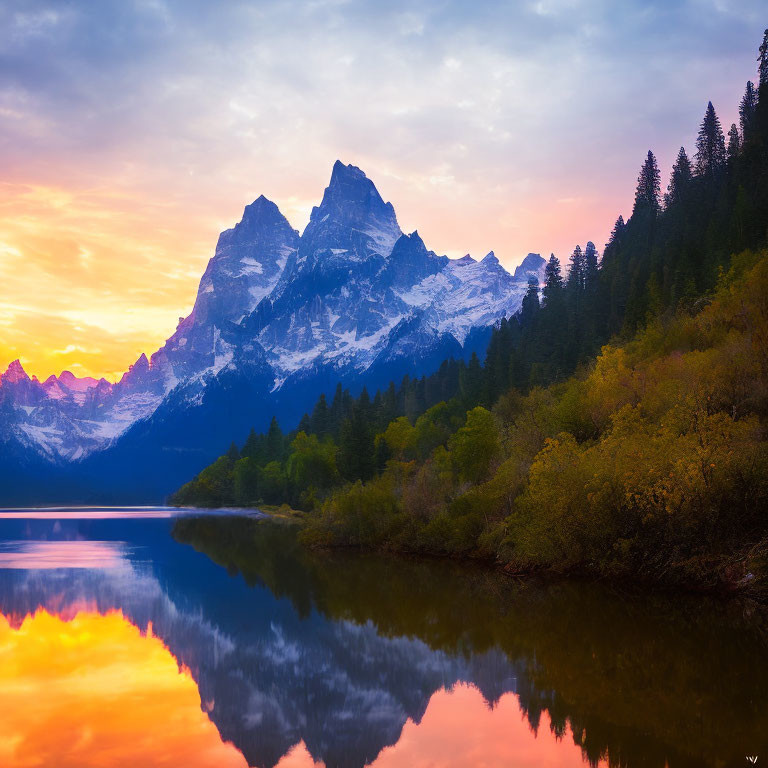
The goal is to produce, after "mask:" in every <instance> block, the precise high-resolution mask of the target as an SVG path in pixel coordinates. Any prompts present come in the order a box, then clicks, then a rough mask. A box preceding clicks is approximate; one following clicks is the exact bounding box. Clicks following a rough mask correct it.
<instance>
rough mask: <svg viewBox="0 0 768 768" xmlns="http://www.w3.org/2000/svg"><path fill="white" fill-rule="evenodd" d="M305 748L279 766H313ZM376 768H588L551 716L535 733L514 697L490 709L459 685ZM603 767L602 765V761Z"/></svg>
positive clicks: (435, 700)
mask: <svg viewBox="0 0 768 768" xmlns="http://www.w3.org/2000/svg"><path fill="white" fill-rule="evenodd" d="M315 765H316V763H314V762H313V760H312V758H311V757H310V755H309V753H308V752H307V750H306V747H304V745H303V744H301V745H299V746H298V747H297V748H296V749H294V750H293V751H292V752H291V753H290V754H289V755H286V757H285V758H284V759H283V760H281V761H280V763H279V766H278V768H313V767H314V766H315ZM371 765H372V766H374V768H429V767H430V766H441V768H466V767H467V766H475V767H476V768H482V767H483V766H488V768H491V766H500V765H509V766H515V768H583V767H584V765H585V762H584V759H583V757H582V754H581V750H580V749H579V748H578V747H577V746H576V745H575V744H574V743H573V738H572V736H571V734H570V733H567V734H566V735H565V736H564V738H562V739H557V738H555V736H554V735H553V734H552V733H551V731H550V729H549V719H548V717H547V715H546V713H545V714H544V715H543V716H542V718H541V723H540V725H539V731H538V734H534V733H533V732H532V731H531V728H530V726H529V724H528V721H527V720H526V719H525V718H524V716H523V713H522V712H521V711H520V705H519V704H518V701H517V698H516V697H515V696H514V695H513V694H506V695H505V696H502V698H501V700H500V701H499V702H498V704H497V705H496V706H495V707H494V708H493V709H490V708H489V706H488V704H487V703H486V702H485V701H484V700H483V697H482V696H481V694H480V692H479V691H478V690H477V689H476V688H473V687H471V686H467V685H459V686H457V687H456V688H455V689H454V690H453V691H446V690H442V691H438V692H437V693H436V694H435V695H434V696H433V697H432V699H431V700H430V702H429V706H428V707H427V711H426V713H425V714H424V717H423V719H422V721H421V722H420V723H419V724H418V725H417V724H416V723H413V722H408V723H406V725H405V728H404V729H403V734H402V736H401V737H400V739H399V740H398V742H397V744H395V745H394V746H392V747H388V748H387V749H385V750H384V751H383V752H382V753H381V754H380V755H379V756H378V758H377V759H376V760H374V761H373V763H371ZM601 765H602V763H601Z"/></svg>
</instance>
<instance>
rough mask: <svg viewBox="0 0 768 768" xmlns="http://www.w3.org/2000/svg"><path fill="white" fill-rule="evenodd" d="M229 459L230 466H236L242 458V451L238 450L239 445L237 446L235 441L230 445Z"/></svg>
mask: <svg viewBox="0 0 768 768" xmlns="http://www.w3.org/2000/svg"><path fill="white" fill-rule="evenodd" d="M227 458H228V459H229V463H230V464H234V463H235V462H236V461H238V460H239V458H240V451H239V450H238V448H237V445H235V442H234V440H233V441H232V443H230V446H229V450H228V451H227Z"/></svg>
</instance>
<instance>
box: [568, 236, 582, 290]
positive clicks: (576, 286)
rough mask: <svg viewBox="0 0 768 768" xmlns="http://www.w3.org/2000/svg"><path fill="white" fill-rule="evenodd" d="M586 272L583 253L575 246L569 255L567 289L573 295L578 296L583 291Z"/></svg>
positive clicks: (579, 247)
mask: <svg viewBox="0 0 768 768" xmlns="http://www.w3.org/2000/svg"><path fill="white" fill-rule="evenodd" d="M585 271H586V262H585V259H584V252H583V251H582V250H581V246H580V245H577V246H576V247H575V248H574V249H573V253H572V254H571V260H570V263H569V265H568V282H567V285H568V289H569V290H570V291H571V292H572V293H574V294H577V295H578V294H580V293H581V291H582V290H583V289H584V278H585Z"/></svg>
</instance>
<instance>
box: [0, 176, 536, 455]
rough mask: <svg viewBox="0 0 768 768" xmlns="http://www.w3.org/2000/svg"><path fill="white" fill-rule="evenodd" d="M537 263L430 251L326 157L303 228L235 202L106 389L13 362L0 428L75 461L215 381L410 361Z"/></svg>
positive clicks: (367, 187)
mask: <svg viewBox="0 0 768 768" xmlns="http://www.w3.org/2000/svg"><path fill="white" fill-rule="evenodd" d="M543 267H544V260H543V259H541V257H540V256H538V255H537V254H528V256H526V258H525V260H524V261H523V263H522V264H521V265H520V267H518V269H517V270H516V271H515V274H514V275H510V274H509V272H507V271H506V270H505V269H504V267H503V266H502V265H501V264H500V262H499V260H498V259H497V258H496V256H495V255H494V254H493V252H491V253H489V254H488V255H487V256H486V257H485V258H483V259H482V260H480V261H477V260H475V259H473V258H472V257H471V256H469V255H467V256H464V257H463V258H461V259H456V260H451V259H448V258H446V257H445V256H439V255H437V254H435V253H434V252H432V251H429V250H428V249H427V248H426V246H425V244H424V242H423V241H422V239H421V237H420V236H419V234H418V232H413V233H411V234H410V235H405V234H403V233H402V231H401V230H400V226H399V224H398V222H397V217H396V215H395V211H394V208H393V207H392V204H391V203H388V202H385V201H384V200H383V199H382V198H381V196H380V195H379V193H378V191H377V189H376V187H375V186H374V184H373V182H371V181H370V179H368V178H367V176H366V175H365V173H363V171H362V170H360V169H359V168H357V167H355V166H352V165H344V164H343V163H341V162H339V161H337V162H336V164H335V165H334V167H333V171H332V174H331V179H330V183H329V185H328V187H327V188H326V189H325V191H324V194H323V198H322V201H321V202H320V205H319V206H317V207H316V208H314V209H313V210H312V214H311V217H310V221H309V223H308V224H307V227H306V228H305V230H304V232H303V234H302V235H301V236H299V233H298V232H297V231H296V230H294V229H293V228H292V227H291V226H290V224H289V223H288V221H287V220H286V218H285V217H284V216H283V215H282V213H280V211H279V210H278V208H277V206H276V205H275V204H274V203H273V202H271V201H269V200H268V199H267V198H265V197H264V196H261V197H259V198H258V199H257V200H255V201H254V202H253V203H251V204H250V205H248V206H246V208H245V210H244V212H243V216H242V218H241V220H240V221H239V222H238V223H237V224H236V225H235V226H234V227H233V228H231V229H228V230H225V231H224V232H222V233H221V235H220V236H219V239H218V243H217V246H216V250H215V253H214V255H213V256H212V258H211V259H210V261H209V262H208V265H207V267H206V270H205V272H204V274H203V275H202V277H201V279H200V284H199V287H198V292H197V296H196V299H195V302H194V306H193V308H192V311H191V312H190V314H189V315H188V316H187V317H184V318H179V323H178V325H177V327H176V330H175V331H174V333H173V334H172V335H171V336H170V337H169V338H168V340H167V341H166V342H165V344H164V345H163V346H162V347H161V348H160V349H158V350H157V351H156V352H155V353H154V354H152V355H151V357H149V358H148V357H147V356H146V355H144V354H142V355H141V356H140V357H139V358H138V359H137V361H136V362H135V363H134V364H133V365H132V366H130V367H129V369H128V371H126V373H125V374H124V375H123V376H122V378H121V379H120V381H119V382H117V383H116V384H111V383H109V382H107V381H106V380H104V379H101V380H97V379H93V378H89V377H85V378H78V377H76V376H74V375H73V374H72V373H71V372H69V371H64V372H63V373H62V374H61V375H60V376H58V377H57V376H51V377H49V378H48V379H46V380H45V382H42V383H41V382H39V381H38V380H37V379H36V378H34V377H31V378H30V377H29V376H28V375H27V374H26V372H25V371H24V369H23V367H22V365H21V363H20V362H19V361H14V362H13V363H11V365H10V366H9V367H8V369H7V370H6V371H5V373H3V374H1V375H0V427H2V429H3V430H4V431H5V434H6V436H11V437H12V438H13V439H14V440H17V441H18V442H19V443H20V444H22V445H24V446H26V447H28V448H32V449H34V450H36V451H38V452H39V453H40V454H42V455H44V456H46V457H48V458H50V459H51V460H56V461H62V460H64V461H73V460H78V459H81V458H83V457H85V456H87V455H89V454H90V453H93V452H94V451H98V450H101V449H104V448H106V447H108V446H110V445H111V444H113V443H115V442H116V441H119V440H120V439H121V436H122V435H123V434H124V433H125V432H126V431H127V430H128V429H129V428H130V427H131V426H132V425H134V424H135V423H136V422H137V421H140V420H142V419H146V418H148V417H150V416H152V415H153V414H155V413H156V412H158V413H159V411H158V410H157V409H158V407H159V406H161V404H162V406H163V407H162V409H161V411H163V412H164V413H166V412H169V411H172V410H173V409H174V408H182V407H183V408H191V407H195V406H197V405H200V404H201V403H204V402H205V393H206V391H207V390H208V388H209V387H210V386H211V385H212V384H213V383H214V382H217V383H220V381H221V380H222V377H226V376H230V377H231V376H239V377H241V378H245V379H248V378H249V377H251V378H253V379H254V380H256V379H258V380H260V381H262V380H266V381H267V382H271V386H270V387H268V388H271V389H272V391H273V392H280V391H285V389H286V388H287V387H290V385H291V382H293V381H294V380H295V379H297V377H299V378H300V377H304V379H311V377H312V376H316V375H319V372H320V371H323V370H325V371H326V372H328V371H330V372H331V375H333V376H337V377H342V376H346V377H351V376H358V375H363V374H364V373H365V372H366V371H367V370H368V369H369V368H371V367H372V366H374V365H381V364H385V365H386V363H387V361H389V360H392V359H396V358H403V357H404V356H410V357H409V359H411V360H412V361H413V365H414V366H415V367H416V369H418V366H419V364H420V361H421V360H423V359H427V358H429V357H430V355H432V356H434V355H437V354H440V353H441V351H442V350H445V349H449V350H454V349H457V348H459V349H460V348H461V346H462V345H464V344H465V343H466V341H467V339H468V337H469V335H470V334H471V333H472V331H473V330H475V329H482V328H487V327H489V326H491V325H493V324H494V323H495V322H496V321H498V320H499V319H500V318H501V317H504V316H509V315H511V314H513V313H514V312H516V311H517V310H518V309H519V308H520V305H521V302H522V298H523V295H524V294H525V291H526V289H527V281H528V277H529V275H530V274H537V275H539V276H540V275H541V274H542V272H543ZM446 344H448V346H446ZM451 345H453V346H451ZM268 407H269V404H268V403H265V408H268ZM9 439H10V438H9Z"/></svg>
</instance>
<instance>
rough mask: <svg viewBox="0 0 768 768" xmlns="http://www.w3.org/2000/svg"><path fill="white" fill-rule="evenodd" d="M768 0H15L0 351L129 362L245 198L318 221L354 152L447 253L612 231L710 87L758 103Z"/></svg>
mask: <svg viewBox="0 0 768 768" xmlns="http://www.w3.org/2000/svg"><path fill="white" fill-rule="evenodd" d="M763 10H764V9H763V8H762V3H761V2H758V0H748V2H743V3H738V4H735V3H734V4H729V3H721V2H717V3H715V2H710V0H700V2H699V1H697V2H691V3H683V2H680V3H666V2H665V3H658V4H657V3H645V2H642V3H641V2H631V3H626V4H621V6H618V5H616V6H614V5H611V4H601V3H594V2H587V0H580V1H579V2H565V0H547V1H546V2H531V3H514V4H500V3H480V4H473V6H472V8H471V12H470V8H469V6H467V5H466V4H465V3H460V2H449V3H432V2H427V3H423V4H420V5H419V8H418V10H416V9H414V8H413V7H412V5H411V4H406V3H397V2H396V3H393V4H384V5H382V4H380V3H359V4H350V3H346V2H338V1H337V0H322V1H321V2H314V3H306V4H299V5H296V4H294V3H278V2H264V3H259V4H255V5H254V4H246V5H242V4H234V3H232V4H230V3H217V4H214V5H210V4H205V3H201V4H198V3H194V2H193V3H186V4H182V5H179V4H177V3H176V2H173V0H168V1H167V2H159V1H158V2H151V3H149V2H148V3H135V4H134V3H123V2H104V3H98V4H96V5H93V4H78V3H73V4H67V5H66V6H61V5H52V6H51V5H48V4H47V3H46V2H43V1H42V0H40V1H38V0H35V2H21V1H20V0H19V1H16V0H12V1H11V2H6V3H4V4H3V6H2V8H1V9H0V43H1V44H2V46H3V50H4V52H5V53H4V56H5V58H4V71H3V77H2V80H1V81H0V159H1V160H2V167H3V177H2V179H1V180H0V285H2V287H3V289H2V296H1V297H0V370H2V369H4V368H5V366H6V365H7V364H8V363H9V362H10V361H11V360H13V359H15V358H17V357H18V358H20V359H21V361H22V363H23V365H24V367H25V368H26V370H27V371H28V372H29V373H30V374H35V375H37V376H38V377H40V378H45V377H47V376H48V375H49V374H51V373H57V374H58V373H60V372H61V371H62V370H64V369H68V370H71V371H72V372H74V373H75V374H77V375H79V376H82V375H93V376H97V377H98V376H102V375H103V376H106V377H107V378H109V379H112V380H115V379H116V378H118V377H119V376H120V374H121V373H122V372H123V371H125V369H126V368H127V366H128V365H129V364H130V363H132V362H133V361H135V360H136V358H137V357H138V355H139V354H140V353H141V352H142V351H144V352H146V353H147V354H150V353H151V352H153V351H154V350H156V349H157V348H158V347H159V346H160V345H161V344H162V342H163V341H164V340H165V339H166V338H167V337H168V336H169V335H170V333H171V332H172V331H173V329H174V328H175V326H176V323H177V322H178V318H179V317H180V316H183V315H186V314H187V313H188V312H189V311H190V309H191V307H192V303H193V301H194V295H195V290H196V287H197V283H198V280H199V278H200V275H201V274H202V271H203V269H204V268H205V264H206V262H207V260H208V258H209V257H210V256H211V255H212V254H213V251H214V247H215V244H216V239H217V236H218V233H219V232H220V231H221V230H222V229H225V228H227V227H230V226H232V225H233V224H234V223H235V222H236V221H238V220H239V218H240V216H241V214H242V210H243V207H244V206H245V205H246V204H247V203H249V202H251V201H253V200H254V199H255V198H256V197H258V196H259V195H260V194H262V193H263V194H265V195H266V196H267V197H269V198H270V199H272V200H274V201H275V202H276V203H277V204H278V205H279V207H280V209H281V210H282V212H283V213H284V214H285V215H286V216H287V217H288V219H289V221H290V222H291V224H292V225H293V226H294V227H295V228H297V229H299V230H301V229H303V227H304V225H305V224H306V222H307V220H308V217H309V212H310V210H311V207H312V206H313V205H316V204H317V203H318V202H319V200H320V198H321V196H322V191H323V188H324V187H325V185H326V184H327V183H328V179H329V176H330V170H331V166H332V164H333V161H334V160H335V159H336V158H340V159H342V160H343V161H344V162H346V163H354V164H355V165H358V166H360V167H361V168H363V169H364V170H365V171H366V173H367V174H368V176H369V177H370V178H371V179H373V180H374V182H375V183H376V184H377V186H378V188H379V190H380V192H381V194H382V196H383V197H384V198H385V199H387V200H390V201H391V202H392V203H393V204H394V206H395V208H396V210H397V212H398V217H399V220H400V224H401V227H402V228H403V230H404V231H406V232H410V231H412V230H413V229H415V228H418V229H419V232H420V234H421V235H422V237H423V238H424V240H425V242H426V243H427V245H428V246H429V247H430V248H432V249H434V250H435V251H437V252H439V253H446V254H448V255H450V256H461V255H462V254H464V253H466V252H471V253H472V254H473V255H475V256H482V255H484V254H485V253H487V252H488V251H489V250H491V249H493V250H495V251H496V253H497V255H498V256H499V258H500V260H501V261H502V263H503V264H505V265H506V266H507V267H514V266H515V265H516V264H518V263H519V262H520V261H521V260H522V258H523V257H524V256H525V254H526V253H527V252H528V251H534V252H542V253H544V254H545V255H546V254H548V253H549V252H550V251H554V252H556V253H557V254H558V255H559V256H560V257H561V258H565V257H566V256H567V253H568V252H570V250H572V248H573V246H574V245H575V244H576V243H577V242H578V243H581V244H583V243H584V242H585V241H586V240H587V239H592V240H594V241H595V243H596V244H597V245H598V248H599V249H602V246H603V244H604V243H605V240H606V237H607V235H608V233H609V231H610V229H611V226H612V223H613V221H614V220H615V218H616V216H617V215H618V214H619V213H624V214H626V213H627V212H628V208H629V205H630V203H631V199H632V191H633V190H632V188H633V184H634V179H635V178H636V175H637V169H638V168H639V165H640V162H641V161H642V158H643V156H644V154H645V152H646V151H647V149H648V144H649V143H650V144H652V146H653V148H654V150H655V151H656V153H657V155H658V156H659V159H660V163H661V167H662V169H663V173H664V175H665V176H666V173H667V172H668V169H669V166H670V164H671V161H672V158H673V157H674V155H675V153H676V152H677V149H678V147H679V146H680V144H681V143H685V144H686V145H687V146H688V147H689V148H690V147H691V146H692V142H693V137H694V136H695V131H696V128H697V124H698V121H699V120H700V116H701V114H703V110H704V107H705V106H706V101H707V99H710V98H711V99H712V100H713V101H714V102H715V104H716V106H717V108H718V113H719V114H720V116H721V118H722V120H723V123H724V124H725V125H727V124H729V123H730V122H731V120H733V119H736V117H737V114H736V107H737V104H736V103H735V101H734V96H733V94H738V93H740V92H741V90H742V89H743V86H744V82H745V81H746V79H747V78H748V77H751V76H752V67H751V62H750V61H749V60H748V59H745V57H744V56H743V51H744V50H751V47H753V45H754V34H755V32H754V30H755V29H756V28H758V27H759V19H760V17H761V16H762V11H763ZM759 28H762V27H759ZM96 41H99V42H96ZM299 47H300V49H301V56H294V55H288V56H286V51H289V52H290V51H295V50H297V49H298V48H299ZM553 52H556V55H553ZM662 72H663V76H661V74H660V73H662ZM606 116H610V117H609V118H607V117H606ZM664 183H666V179H665V181H664Z"/></svg>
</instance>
